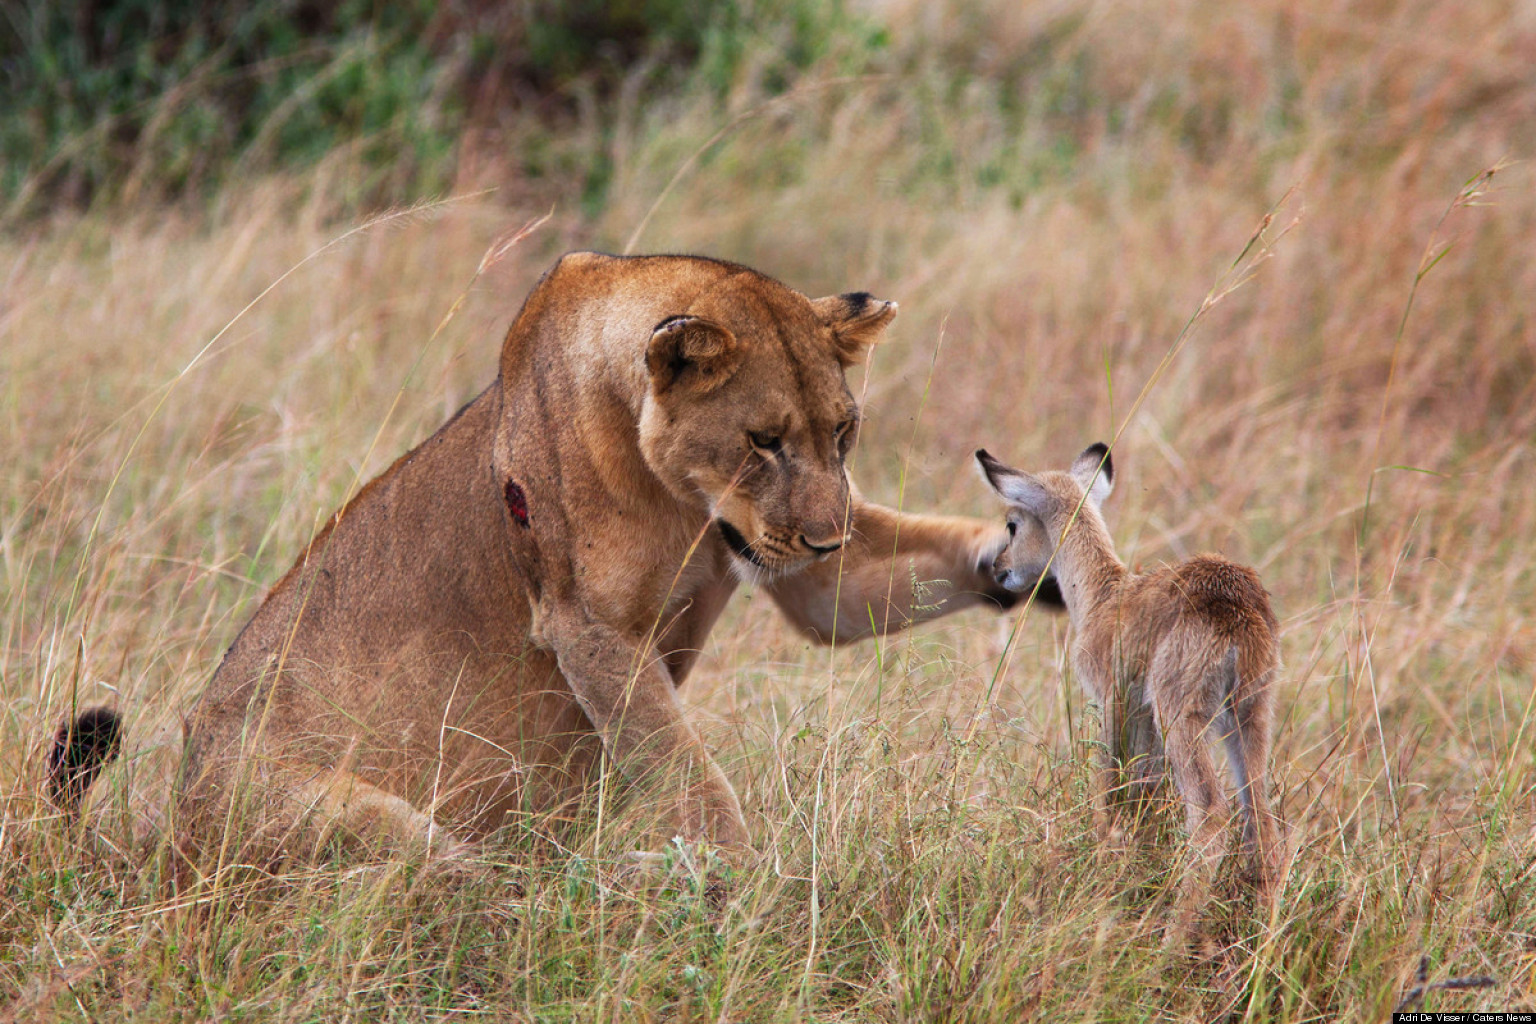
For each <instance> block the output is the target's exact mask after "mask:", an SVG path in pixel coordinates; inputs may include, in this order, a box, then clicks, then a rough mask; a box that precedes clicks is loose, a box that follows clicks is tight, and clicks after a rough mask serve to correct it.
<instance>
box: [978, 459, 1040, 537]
mask: <svg viewBox="0 0 1536 1024" xmlns="http://www.w3.org/2000/svg"><path fill="white" fill-rule="evenodd" d="M976 465H977V466H979V467H981V475H982V476H984V477H986V480H987V483H989V484H991V485H992V489H993V490H994V491H996V492H997V493H998V495H999V496H1001V497H1002V499H1003V500H1004V501H1006V502H1008V503H1009V504H1010V505H1016V506H1017V507H1019V508H1021V509H1023V510H1024V511H1025V512H1028V513H1029V514H1030V515H1032V516H1034V517H1035V518H1036V519H1038V520H1040V521H1041V522H1046V521H1047V520H1048V518H1049V516H1050V510H1051V496H1050V492H1049V491H1047V490H1046V489H1045V485H1044V484H1042V483H1041V482H1040V481H1039V480H1037V479H1035V478H1034V477H1032V476H1030V475H1029V474H1028V473H1025V472H1023V471H1022V470H1018V469H1014V468H1013V467H1012V466H1008V465H1005V464H1003V463H1001V462H999V461H998V460H997V459H994V458H993V457H992V456H991V454H990V453H989V452H988V451H987V450H986V449H985V448H978V449H976Z"/></svg>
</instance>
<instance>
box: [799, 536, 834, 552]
mask: <svg viewBox="0 0 1536 1024" xmlns="http://www.w3.org/2000/svg"><path fill="white" fill-rule="evenodd" d="M843 540H844V538H843V537H837V536H833V537H818V538H817V539H816V540H811V538H809V537H807V536H806V535H805V534H803V533H802V534H801V535H800V543H801V544H804V545H805V546H806V547H808V548H810V549H811V550H812V551H814V552H816V553H817V554H818V555H830V554H831V553H832V552H834V551H836V550H837V549H838V548H840V547H842V546H843Z"/></svg>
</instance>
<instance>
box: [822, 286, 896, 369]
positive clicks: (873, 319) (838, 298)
mask: <svg viewBox="0 0 1536 1024" xmlns="http://www.w3.org/2000/svg"><path fill="white" fill-rule="evenodd" d="M811 308H812V309H814V310H815V311H816V315H817V316H818V317H820V318H821V322H822V323H824V324H826V325H827V326H828V327H830V328H832V337H833V338H834V339H836V342H837V361H838V362H840V363H842V364H843V365H844V366H852V365H853V364H854V363H862V362H863V361H864V354H865V352H866V351H868V349H869V347H870V346H871V345H874V344H877V343H879V341H880V339H881V338H883V337H884V336H885V328H886V325H887V324H889V323H890V322H891V321H892V320H894V319H896V303H894V302H884V301H882V300H880V299H877V298H875V297H874V296H873V295H871V294H869V292H845V293H844V294H842V295H828V296H827V297H826V298H824V299H815V300H813V301H812V302H811Z"/></svg>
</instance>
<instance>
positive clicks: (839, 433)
mask: <svg viewBox="0 0 1536 1024" xmlns="http://www.w3.org/2000/svg"><path fill="white" fill-rule="evenodd" d="M858 426H859V421H858V420H852V419H849V420H844V421H843V422H841V423H839V424H838V425H837V429H836V430H835V431H833V432H832V437H833V439H834V440H836V441H837V448H838V451H840V452H842V453H843V454H844V455H846V454H847V453H848V448H849V447H850V446H851V445H852V444H853V439H854V437H855V436H857V434H858Z"/></svg>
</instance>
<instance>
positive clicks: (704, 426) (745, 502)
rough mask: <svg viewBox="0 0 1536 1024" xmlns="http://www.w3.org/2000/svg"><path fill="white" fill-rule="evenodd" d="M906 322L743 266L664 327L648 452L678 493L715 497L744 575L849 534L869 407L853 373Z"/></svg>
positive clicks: (883, 307) (655, 337) (852, 298)
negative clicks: (851, 470) (853, 476)
mask: <svg viewBox="0 0 1536 1024" xmlns="http://www.w3.org/2000/svg"><path fill="white" fill-rule="evenodd" d="M895 315H896V304H895V303H893V302H882V301H880V300H879V299H875V298H873V297H871V296H870V295H868V294H867V293H864V292H855V293H850V294H846V295H835V296H830V297H828V298H824V299H816V300H814V301H812V300H810V299H807V298H806V297H805V296H804V295H801V294H800V293H798V292H796V291H793V290H792V289H790V288H787V287H785V286H784V285H781V284H779V283H778V282H776V281H773V280H771V279H769V278H766V277H763V276H762V275H759V274H756V273H752V272H750V271H745V270H744V271H743V272H741V273H738V274H732V275H730V276H727V277H725V278H723V279H721V280H720V281H719V282H718V284H717V285H716V286H715V287H713V288H710V289H708V290H706V291H705V292H703V294H701V295H700V296H699V297H698V298H697V299H696V300H695V301H693V302H692V303H691V304H690V306H689V308H687V309H680V310H677V311H676V312H675V313H672V314H670V315H668V316H666V317H665V318H664V319H662V320H661V321H660V322H659V323H657V324H656V326H655V328H654V330H653V332H652V334H651V338H650V342H649V344H648V346H647V348H646V356H645V363H646V369H647V371H648V373H649V375H650V391H649V394H648V395H647V396H646V398H645V401H644V404H643V406H642V410H641V416H640V424H639V427H640V448H641V451H642V453H643V455H644V457H645V460H646V462H647V463H648V464H649V465H650V467H651V469H652V471H653V472H655V473H656V474H657V476H658V477H660V478H661V479H662V481H663V482H664V483H665V484H666V486H667V487H668V488H669V489H670V490H671V491H672V492H673V493H674V494H676V495H678V496H679V497H682V498H684V499H685V500H690V501H698V500H702V501H704V502H707V504H708V506H709V511H710V515H711V517H712V518H713V519H714V523H715V528H716V529H717V530H719V532H720V535H721V536H722V538H723V539H724V540H725V542H726V544H727V545H728V546H729V547H730V549H731V551H732V552H733V553H734V554H735V555H736V557H737V559H738V560H739V562H740V563H742V564H743V566H744V567H745V566H750V567H751V569H752V570H753V571H757V572H761V573H765V574H769V575H777V574H782V573H787V572H794V571H795V570H797V569H800V568H803V567H804V566H806V565H808V564H810V563H811V562H812V561H814V560H815V559H817V558H822V557H825V556H827V555H829V554H831V553H832V552H834V551H836V550H837V549H838V548H840V547H841V546H842V545H843V543H844V541H845V540H846V539H847V538H846V532H847V516H848V506H849V489H848V487H849V485H848V476H847V473H846V471H845V467H844V461H845V459H846V458H847V456H848V452H849V450H850V449H851V448H852V446H853V442H854V439H855V437H856V436H857V433H858V427H859V409H858V405H857V403H855V401H854V399H853V394H852V393H851V392H850V391H849V389H848V383H847V380H846V378H845V375H844V371H845V370H846V368H847V367H848V366H851V365H853V364H854V363H856V362H858V361H859V360H861V359H862V358H863V356H864V353H865V351H866V349H867V348H868V347H869V346H870V345H872V344H874V343H875V342H877V341H878V340H879V339H880V337H881V336H882V334H883V333H884V331H885V327H886V325H887V324H889V323H890V322H891V320H892V318H894V317H895Z"/></svg>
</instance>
